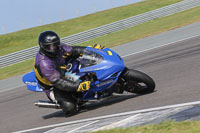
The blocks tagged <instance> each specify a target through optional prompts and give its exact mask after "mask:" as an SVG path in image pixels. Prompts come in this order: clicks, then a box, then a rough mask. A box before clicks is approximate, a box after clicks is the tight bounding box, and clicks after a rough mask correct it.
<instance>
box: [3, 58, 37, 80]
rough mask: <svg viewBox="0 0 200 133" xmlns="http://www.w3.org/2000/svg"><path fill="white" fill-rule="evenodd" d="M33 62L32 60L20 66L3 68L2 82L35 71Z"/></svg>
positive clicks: (19, 64)
mask: <svg viewBox="0 0 200 133" xmlns="http://www.w3.org/2000/svg"><path fill="white" fill-rule="evenodd" d="M33 62H34V59H30V60H26V61H24V62H21V63H18V64H14V65H11V66H7V67H5V68H1V69H0V75H1V76H0V80H2V79H5V78H8V77H12V76H16V75H19V74H23V73H26V72H29V71H31V70H32V69H33Z"/></svg>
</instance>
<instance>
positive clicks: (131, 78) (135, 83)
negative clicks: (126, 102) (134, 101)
mask: <svg viewBox="0 0 200 133" xmlns="http://www.w3.org/2000/svg"><path fill="white" fill-rule="evenodd" d="M119 82H120V84H123V88H124V90H126V91H128V92H131V93H136V94H147V93H151V92H153V91H154V89H155V82H154V80H153V79H152V78H151V77H150V76H148V75H147V74H145V73H143V72H140V71H136V70H132V69H128V68H126V69H125V70H124V72H123V73H122V75H121V76H120V79H119Z"/></svg>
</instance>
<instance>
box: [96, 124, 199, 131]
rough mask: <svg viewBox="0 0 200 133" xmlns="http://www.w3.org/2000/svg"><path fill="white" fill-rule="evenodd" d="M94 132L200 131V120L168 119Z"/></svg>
mask: <svg viewBox="0 0 200 133" xmlns="http://www.w3.org/2000/svg"><path fill="white" fill-rule="evenodd" d="M93 133H200V121H183V122H175V121H166V122H164V123H161V124H154V125H153V124H150V125H145V126H139V127H130V128H126V129H112V130H104V131H98V132H93Z"/></svg>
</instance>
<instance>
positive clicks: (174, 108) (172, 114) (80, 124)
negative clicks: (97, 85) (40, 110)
mask: <svg viewBox="0 0 200 133" xmlns="http://www.w3.org/2000/svg"><path fill="white" fill-rule="evenodd" d="M199 110H200V101H197V102H191V103H183V104H177V105H169V106H163V107H157V108H150V109H144V110H137V111H132V112H125V113H119V114H113V115H107V116H102V117H96V118H90V119H83V120H78V121H72V122H66V123H60V124H55V125H49V126H45V127H39V128H34V129H28V130H23V131H18V133H24V132H32V133H41V132H44V133H56V132H59V133H77V132H79V133H82V132H92V131H99V130H106V129H112V128H127V127H131V126H140V125H145V124H149V123H151V124H157V123H161V122H164V121H166V120H175V121H183V120H200V111H199Z"/></svg>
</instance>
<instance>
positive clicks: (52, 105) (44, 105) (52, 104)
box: [35, 101, 61, 109]
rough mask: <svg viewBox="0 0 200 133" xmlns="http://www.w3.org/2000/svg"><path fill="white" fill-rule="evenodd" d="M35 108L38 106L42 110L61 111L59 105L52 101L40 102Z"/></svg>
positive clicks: (36, 103)
mask: <svg viewBox="0 0 200 133" xmlns="http://www.w3.org/2000/svg"><path fill="white" fill-rule="evenodd" d="M35 106H38V107H40V108H53V109H61V107H60V105H59V104H57V103H55V102H51V101H38V102H35Z"/></svg>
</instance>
